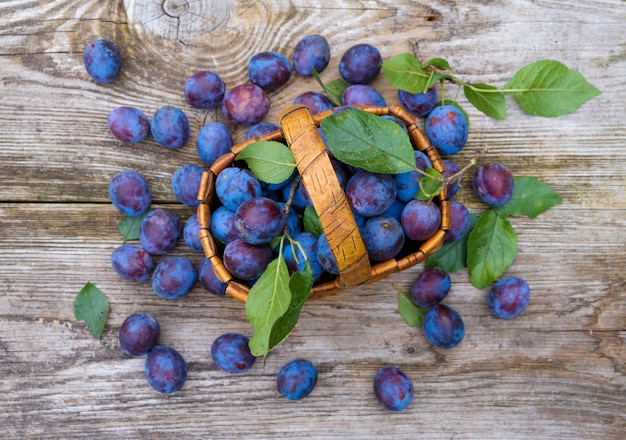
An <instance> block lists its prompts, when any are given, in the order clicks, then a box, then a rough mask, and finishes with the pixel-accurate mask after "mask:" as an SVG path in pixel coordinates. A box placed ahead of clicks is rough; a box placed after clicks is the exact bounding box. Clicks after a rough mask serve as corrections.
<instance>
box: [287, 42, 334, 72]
mask: <svg viewBox="0 0 626 440" xmlns="http://www.w3.org/2000/svg"><path fill="white" fill-rule="evenodd" d="M329 61H330V45H329V44H328V41H327V40H326V38H324V37H323V36H321V35H306V36H304V37H302V38H301V39H300V40H299V41H298V43H297V44H296V48H295V49H294V52H293V68H294V70H295V71H296V72H297V73H298V75H302V76H312V75H313V74H312V71H313V69H315V70H316V71H317V72H318V73H320V72H322V71H323V70H324V69H325V68H326V66H328V62H329Z"/></svg>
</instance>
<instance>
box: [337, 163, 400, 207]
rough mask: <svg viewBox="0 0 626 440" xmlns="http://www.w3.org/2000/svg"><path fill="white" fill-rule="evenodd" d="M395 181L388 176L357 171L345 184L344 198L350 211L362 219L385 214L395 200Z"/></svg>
mask: <svg viewBox="0 0 626 440" xmlns="http://www.w3.org/2000/svg"><path fill="white" fill-rule="evenodd" d="M396 194H397V189H396V181H395V180H394V178H393V176H391V175H389V174H377V173H371V172H369V171H364V170H361V171H358V172H357V173H356V174H354V175H353V176H352V177H350V179H349V180H348V183H347V184H346V197H347V199H348V203H349V204H350V206H351V207H352V209H353V210H354V211H355V212H356V213H357V214H359V215H362V216H364V217H374V216H377V215H380V214H382V213H383V212H385V211H386V210H387V209H389V207H390V206H391V205H392V204H393V201H394V200H395V198H396Z"/></svg>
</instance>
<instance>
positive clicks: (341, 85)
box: [311, 68, 350, 106]
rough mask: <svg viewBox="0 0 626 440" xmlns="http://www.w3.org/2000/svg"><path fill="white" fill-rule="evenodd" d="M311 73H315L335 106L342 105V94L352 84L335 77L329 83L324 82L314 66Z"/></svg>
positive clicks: (316, 78)
mask: <svg viewBox="0 0 626 440" xmlns="http://www.w3.org/2000/svg"><path fill="white" fill-rule="evenodd" d="M311 73H312V74H313V78H315V80H316V81H317V83H318V84H319V85H320V86H321V87H322V89H323V90H324V92H326V96H328V99H330V100H331V102H332V103H333V104H334V105H335V106H340V105H341V96H342V95H343V92H344V90H346V89H347V88H348V86H350V84H348V83H347V82H345V81H344V80H343V79H341V78H337V79H334V80H332V81H331V82H329V83H328V84H324V82H323V81H322V78H321V77H320V75H319V73H317V70H315V69H314V68H313V69H311Z"/></svg>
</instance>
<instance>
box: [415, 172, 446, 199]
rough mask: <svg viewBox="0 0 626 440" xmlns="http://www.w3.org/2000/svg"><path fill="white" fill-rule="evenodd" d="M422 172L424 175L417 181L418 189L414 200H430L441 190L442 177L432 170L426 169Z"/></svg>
mask: <svg viewBox="0 0 626 440" xmlns="http://www.w3.org/2000/svg"><path fill="white" fill-rule="evenodd" d="M424 172H425V173H426V175H425V176H423V177H422V178H421V179H420V180H419V188H420V189H419V191H418V192H417V194H416V195H415V198H416V199H417V200H424V201H426V200H432V199H433V197H435V196H437V194H439V193H440V192H441V189H442V188H443V176H442V175H441V173H440V172H439V171H437V170H436V169H434V168H426V170H425V171H424Z"/></svg>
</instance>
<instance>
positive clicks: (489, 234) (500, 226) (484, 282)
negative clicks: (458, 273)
mask: <svg viewBox="0 0 626 440" xmlns="http://www.w3.org/2000/svg"><path fill="white" fill-rule="evenodd" d="M516 254H517V235H516V233H515V230H514V229H513V227H512V226H511V224H510V223H509V221H508V220H507V219H506V218H504V217H501V216H499V215H498V214H497V213H496V212H495V211H493V210H492V209H488V210H487V211H485V212H484V213H483V214H482V215H481V216H480V217H479V218H478V222H476V226H474V229H472V231H471V232H470V233H469V239H468V243H467V267H468V269H469V271H470V281H471V283H472V285H473V286H474V287H476V288H477V289H484V288H485V287H487V286H489V285H491V284H492V283H493V282H494V281H495V280H496V279H497V278H498V277H499V276H500V275H502V274H503V273H504V272H505V271H506V270H507V269H508V268H509V266H510V265H511V264H512V263H513V261H514V260H515V256H516Z"/></svg>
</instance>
